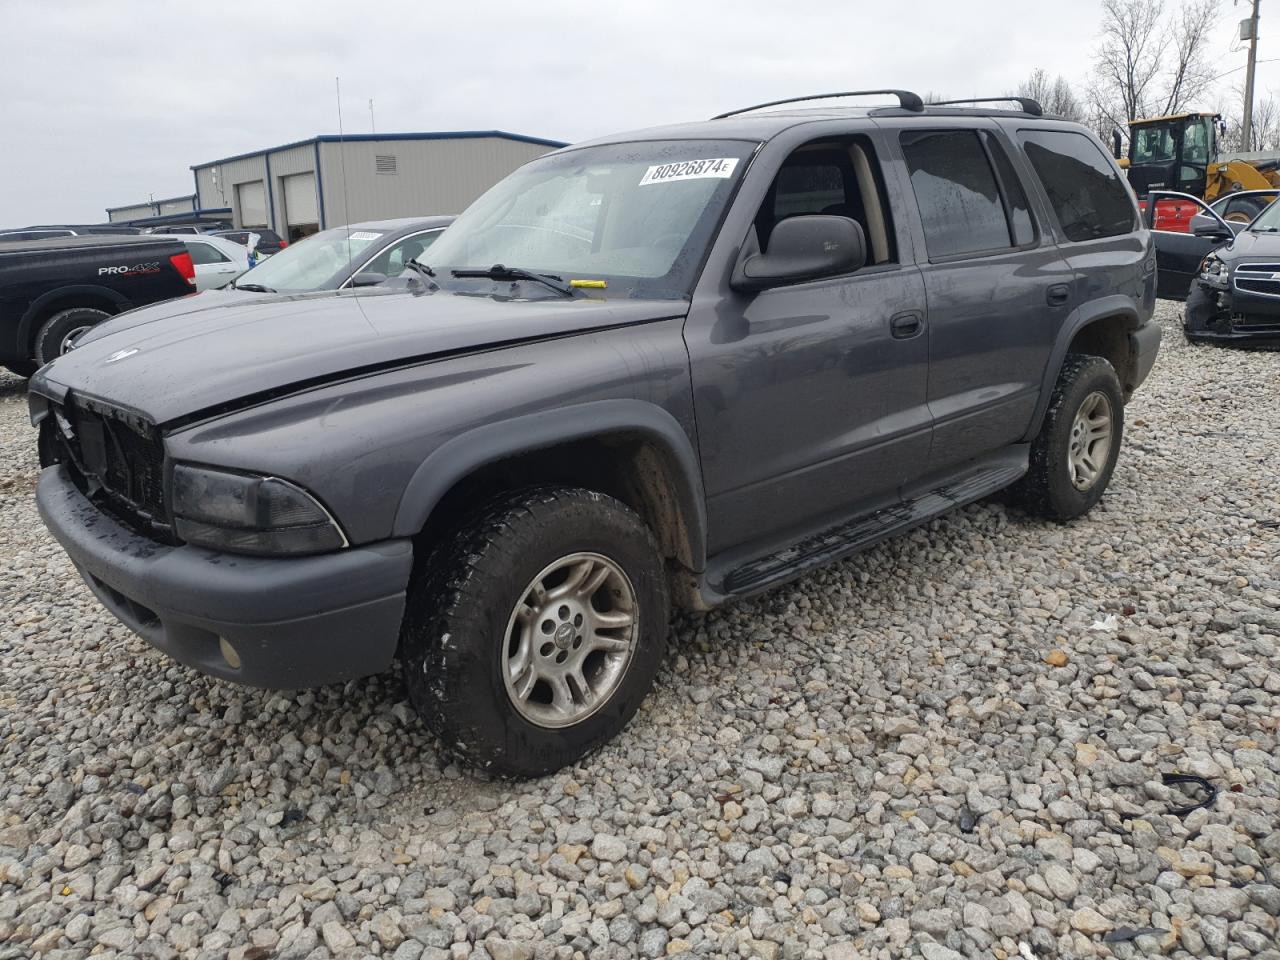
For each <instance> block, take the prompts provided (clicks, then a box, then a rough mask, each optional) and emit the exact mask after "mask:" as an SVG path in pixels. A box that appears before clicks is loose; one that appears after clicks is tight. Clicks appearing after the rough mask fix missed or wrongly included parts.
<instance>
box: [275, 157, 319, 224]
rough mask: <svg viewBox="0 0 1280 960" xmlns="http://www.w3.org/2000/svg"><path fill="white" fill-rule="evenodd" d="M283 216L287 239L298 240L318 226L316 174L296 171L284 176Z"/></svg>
mask: <svg viewBox="0 0 1280 960" xmlns="http://www.w3.org/2000/svg"><path fill="white" fill-rule="evenodd" d="M283 180H284V216H285V220H286V222H287V223H288V225H289V239H290V240H300V239H301V238H302V237H305V236H307V235H308V234H311V233H315V232H316V230H318V229H319V228H320V214H319V213H318V212H317V207H316V175H315V174H314V173H298V174H294V175H293V176H291V177H284V178H283Z"/></svg>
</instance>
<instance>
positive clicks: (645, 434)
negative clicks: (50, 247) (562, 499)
mask: <svg viewBox="0 0 1280 960" xmlns="http://www.w3.org/2000/svg"><path fill="white" fill-rule="evenodd" d="M539 483H565V484H573V483H576V484H578V485H581V486H584V487H588V488H590V489H596V490H598V491H599V492H601V493H607V494H610V495H611V496H615V497H617V498H618V499H620V500H622V501H623V502H624V503H626V504H628V506H630V507H632V508H633V509H635V510H636V511H637V512H638V513H639V514H640V515H641V516H642V517H643V518H644V520H645V521H646V523H648V524H649V526H650V528H651V529H652V530H653V531H654V535H655V537H656V538H657V540H658V543H659V547H660V549H661V550H662V552H663V555H664V557H666V558H667V559H668V560H669V561H674V562H676V563H677V564H679V566H681V567H684V568H686V569H688V570H690V571H693V572H698V571H701V570H702V569H703V568H704V566H705V562H706V548H705V544H706V505H705V501H704V498H703V493H702V479H701V471H700V468H699V465H698V458H697V454H696V453H695V451H694V448H693V444H692V442H691V441H690V438H689V435H688V434H687V433H686V431H685V430H684V428H683V427H681V425H680V424H679V422H678V421H677V420H676V419H675V417H673V416H672V415H671V414H670V413H668V412H667V411H666V410H664V409H662V408H661V407H658V406H656V405H655V404H652V403H649V402H646V401H643V400H601V401H594V402H590V403H584V404H577V405H574V406H572V407H566V408H558V409H555V410H548V411H543V412H541V413H534V414H528V415H526V416H521V417H513V418H511V419H509V420H503V421H501V422H498V423H491V424H487V425H485V426H483V427H478V428H476V429H474V430H471V431H468V432H467V433H464V434H461V435H459V436H457V437H454V438H452V439H450V440H449V441H447V442H446V443H444V444H442V445H441V446H439V447H438V448H436V450H434V451H433V452H432V453H431V455H430V456H428V457H427V458H426V459H425V460H424V461H423V462H422V463H421V464H420V465H419V467H418V468H417V470H416V471H415V472H414V474H413V476H412V478H411V479H410V481H409V483H408V485H407V486H406V488H405V492H404V493H403V495H402V496H401V498H400V503H399V506H398V507H397V509H396V516H395V520H394V524H393V535H394V536H398V537H412V536H418V535H419V534H422V533H424V532H432V531H438V530H439V529H440V528H441V527H442V526H447V525H448V524H449V523H450V522H452V521H454V520H455V519H457V517H458V515H459V514H460V513H462V512H464V511H465V510H466V509H467V507H469V506H471V505H474V504H475V503H476V502H477V501H478V500H479V499H482V498H483V497H484V496H486V495H489V494H492V493H494V492H497V491H498V490H501V489H504V488H505V489H510V488H512V487H513V486H530V485H535V484H539Z"/></svg>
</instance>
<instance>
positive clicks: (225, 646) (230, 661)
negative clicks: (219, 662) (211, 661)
mask: <svg viewBox="0 0 1280 960" xmlns="http://www.w3.org/2000/svg"><path fill="white" fill-rule="evenodd" d="M218 649H219V650H220V651H221V652H222V659H223V660H225V661H227V665H228V666H230V667H231V669H232V670H239V669H240V654H239V653H237V652H236V648H235V647H233V646H232V645H231V642H230V641H229V640H228V639H227V638H226V637H219V638H218Z"/></svg>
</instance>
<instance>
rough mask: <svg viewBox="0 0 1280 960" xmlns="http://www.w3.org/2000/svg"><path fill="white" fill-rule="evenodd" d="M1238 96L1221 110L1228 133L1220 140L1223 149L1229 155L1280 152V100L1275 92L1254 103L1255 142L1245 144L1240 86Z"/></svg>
mask: <svg viewBox="0 0 1280 960" xmlns="http://www.w3.org/2000/svg"><path fill="white" fill-rule="evenodd" d="M1234 93H1235V96H1234V97H1232V99H1231V105H1230V106H1229V107H1226V108H1223V109H1220V110H1219V112H1220V113H1221V114H1222V119H1223V122H1224V123H1225V124H1226V127H1227V132H1226V133H1225V134H1223V136H1222V137H1221V138H1220V140H1219V146H1220V147H1221V149H1222V150H1223V152H1225V153H1228V154H1230V153H1248V152H1250V151H1265V152H1275V151H1280V100H1277V99H1276V96H1275V94H1274V93H1273V92H1272V91H1268V92H1267V93H1266V95H1265V96H1263V97H1262V98H1261V99H1259V100H1256V101H1255V102H1254V104H1253V143H1250V144H1245V143H1242V142H1241V140H1240V134H1241V123H1240V101H1241V99H1242V98H1243V96H1244V95H1243V93H1242V92H1241V91H1240V88H1239V87H1236V88H1235V90H1234Z"/></svg>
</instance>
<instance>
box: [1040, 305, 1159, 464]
mask: <svg viewBox="0 0 1280 960" xmlns="http://www.w3.org/2000/svg"><path fill="white" fill-rule="evenodd" d="M1142 323H1143V318H1142V315H1141V314H1140V313H1139V312H1138V308H1137V306H1136V305H1135V303H1134V301H1133V300H1132V299H1131V298H1129V297H1126V296H1121V295H1115V296H1109V297H1101V298H1099V299H1097V300H1094V301H1092V302H1090V303H1088V304H1086V305H1084V306H1082V307H1080V308H1078V309H1076V310H1075V311H1073V312H1072V313H1071V315H1070V316H1069V317H1068V318H1067V321H1066V322H1065V323H1064V324H1063V325H1062V329H1061V330H1060V331H1059V332H1058V338H1057V339H1056V340H1055V341H1054V344H1053V350H1052V352H1051V353H1050V355H1049V362H1048V364H1046V365H1045V372H1044V380H1043V381H1042V382H1041V384H1040V399H1039V401H1038V402H1037V403H1036V408H1035V412H1034V413H1033V414H1032V417H1031V425H1030V427H1029V428H1028V430H1027V433H1026V435H1025V436H1024V437H1023V440H1024V441H1030V440H1033V439H1034V438H1035V437H1036V435H1037V434H1038V433H1039V432H1040V428H1041V426H1042V425H1043V423H1044V417H1045V413H1046V412H1047V411H1048V409H1049V401H1050V399H1051V397H1052V396H1053V387H1054V384H1055V383H1057V381H1058V375H1059V374H1060V373H1061V372H1062V364H1063V362H1064V361H1065V360H1066V358H1067V354H1069V353H1087V354H1090V355H1092V356H1096V357H1102V358H1103V359H1104V360H1107V361H1108V362H1110V364H1111V365H1112V366H1113V367H1115V371H1116V375H1117V376H1118V377H1119V378H1120V386H1121V388H1122V390H1123V392H1124V397H1125V399H1126V400H1127V399H1128V398H1129V397H1130V396H1131V395H1132V394H1133V391H1134V389H1136V387H1137V381H1138V379H1139V377H1138V369H1137V362H1136V360H1137V355H1136V351H1135V349H1134V346H1133V343H1132V339H1131V338H1132V334H1133V331H1135V330H1136V329H1137V328H1138V327H1140V326H1141V325H1142Z"/></svg>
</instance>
